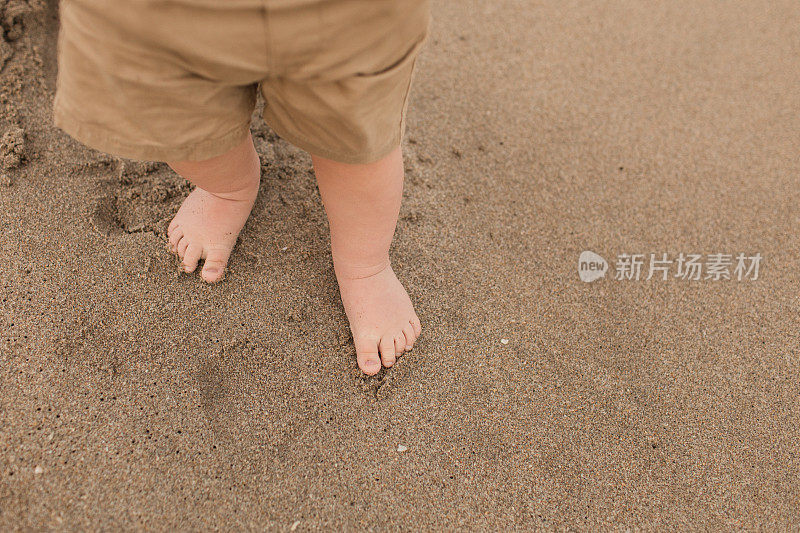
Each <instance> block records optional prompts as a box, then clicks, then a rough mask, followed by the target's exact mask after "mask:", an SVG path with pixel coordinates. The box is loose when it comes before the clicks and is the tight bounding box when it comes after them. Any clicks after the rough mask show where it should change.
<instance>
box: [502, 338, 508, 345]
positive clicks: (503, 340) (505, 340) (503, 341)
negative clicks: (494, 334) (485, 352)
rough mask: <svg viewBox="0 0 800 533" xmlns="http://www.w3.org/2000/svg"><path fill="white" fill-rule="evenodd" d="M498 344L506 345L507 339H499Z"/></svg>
mask: <svg viewBox="0 0 800 533" xmlns="http://www.w3.org/2000/svg"><path fill="white" fill-rule="evenodd" d="M500 344H508V339H500Z"/></svg>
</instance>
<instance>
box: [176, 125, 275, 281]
mask: <svg viewBox="0 0 800 533" xmlns="http://www.w3.org/2000/svg"><path fill="white" fill-rule="evenodd" d="M169 165H170V166H171V167H172V168H173V170H175V172H177V173H178V174H180V175H181V176H183V177H184V178H186V179H187V180H189V181H191V182H192V183H194V184H195V185H196V186H197V187H196V188H195V190H193V191H192V193H191V194H190V195H189V196H188V197H187V198H186V200H184V201H183V204H182V205H181V208H180V209H179V210H178V214H177V215H175V218H173V219H172V222H170V224H169V229H168V231H167V234H168V235H169V243H170V247H171V248H172V251H173V252H175V253H177V254H178V256H179V257H180V258H181V262H182V264H183V269H184V270H185V271H186V272H194V270H195V269H196V268H197V263H198V262H199V261H200V259H205V263H204V264H203V271H202V274H201V276H202V278H203V279H204V280H206V281H207V282H209V283H213V282H215V281H219V280H221V279H222V276H224V275H225V266H226V265H227V264H228V257H230V255H231V251H232V250H233V247H234V246H235V245H236V239H237V238H238V237H239V232H240V231H242V228H243V227H244V223H245V222H247V217H249V216H250V211H252V209H253V203H255V201H256V196H257V195H258V186H259V181H260V177H261V163H260V162H259V159H258V154H257V153H256V150H255V148H254V147H253V139H252V138H251V137H250V135H249V134H248V135H247V138H246V139H245V140H244V141H243V142H241V143H240V144H239V145H237V146H235V147H233V148H232V149H231V150H229V151H227V152H225V153H224V154H222V155H220V156H217V157H214V158H211V159H206V160H204V161H180V162H175V163H169Z"/></svg>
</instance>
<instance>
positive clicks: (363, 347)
mask: <svg viewBox="0 0 800 533" xmlns="http://www.w3.org/2000/svg"><path fill="white" fill-rule="evenodd" d="M355 344H356V358H357V359H358V368H360V369H361V371H362V372H364V373H365V374H367V375H368V376H374V375H375V374H377V373H378V371H379V370H380V369H381V360H380V358H379V357H378V340H377V339H370V338H362V339H358V340H357V341H356V342H355Z"/></svg>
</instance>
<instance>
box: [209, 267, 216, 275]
mask: <svg viewBox="0 0 800 533" xmlns="http://www.w3.org/2000/svg"><path fill="white" fill-rule="evenodd" d="M206 272H208V273H209V274H216V273H217V272H219V269H218V268H215V267H211V268H207V269H206Z"/></svg>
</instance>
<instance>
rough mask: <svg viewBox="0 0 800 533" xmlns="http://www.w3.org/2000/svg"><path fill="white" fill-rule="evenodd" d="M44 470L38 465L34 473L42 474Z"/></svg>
mask: <svg viewBox="0 0 800 533" xmlns="http://www.w3.org/2000/svg"><path fill="white" fill-rule="evenodd" d="M42 472H44V470H43V469H42V467H41V466H37V467H36V468H34V469H33V473H34V474H41V473H42Z"/></svg>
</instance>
